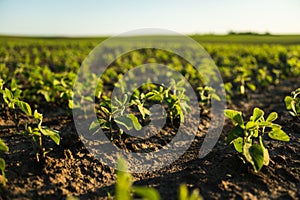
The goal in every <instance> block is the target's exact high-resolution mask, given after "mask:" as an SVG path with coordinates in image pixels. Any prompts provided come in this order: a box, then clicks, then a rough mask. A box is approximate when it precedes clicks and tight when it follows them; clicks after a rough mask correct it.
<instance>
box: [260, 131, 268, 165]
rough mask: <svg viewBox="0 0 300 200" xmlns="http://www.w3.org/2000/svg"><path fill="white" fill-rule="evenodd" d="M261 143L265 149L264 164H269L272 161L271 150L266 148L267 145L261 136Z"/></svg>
mask: <svg viewBox="0 0 300 200" xmlns="http://www.w3.org/2000/svg"><path fill="white" fill-rule="evenodd" d="M259 145H260V146H261V148H262V149H263V150H264V165H266V166H268V165H269V162H270V156H269V151H268V149H267V148H265V145H264V143H263V139H262V137H261V136H260V137H259Z"/></svg>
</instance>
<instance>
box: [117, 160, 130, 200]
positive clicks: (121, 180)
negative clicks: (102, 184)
mask: <svg viewBox="0 0 300 200" xmlns="http://www.w3.org/2000/svg"><path fill="white" fill-rule="evenodd" d="M131 185H132V177H131V175H130V174H129V173H128V172H127V163H126V161H125V160H124V159H123V158H120V159H119V160H118V166H117V182H116V200H130V199H131V196H130V189H131Z"/></svg>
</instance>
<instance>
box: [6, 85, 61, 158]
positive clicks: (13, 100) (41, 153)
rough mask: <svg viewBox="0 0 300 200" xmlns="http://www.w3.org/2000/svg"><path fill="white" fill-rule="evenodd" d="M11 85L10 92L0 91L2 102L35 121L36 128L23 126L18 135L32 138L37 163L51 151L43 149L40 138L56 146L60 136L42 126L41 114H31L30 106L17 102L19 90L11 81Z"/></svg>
mask: <svg viewBox="0 0 300 200" xmlns="http://www.w3.org/2000/svg"><path fill="white" fill-rule="evenodd" d="M11 85H12V86H11V88H12V90H9V89H7V88H5V89H4V90H2V96H3V99H4V102H5V103H6V104H7V105H8V107H9V108H11V109H13V110H15V109H16V108H19V109H20V110H21V111H23V112H24V113H25V114H26V115H27V116H28V117H33V118H34V119H35V120H36V121H37V123H38V125H37V127H35V128H32V127H31V126H28V125H27V124H25V132H21V133H19V134H25V135H29V136H31V137H32V138H33V141H34V142H35V144H37V148H36V158H37V161H39V160H40V158H41V157H45V155H46V154H47V153H48V152H49V151H51V150H52V149H48V150H46V149H45V148H44V147H43V142H42V136H43V135H44V136H47V137H50V138H51V139H52V140H53V141H54V142H55V143H56V144H57V145H59V143H60V135H59V133H58V132H57V131H55V130H52V129H49V128H47V127H44V126H42V122H43V115H42V114H41V113H38V112H37V110H35V111H34V113H32V110H31V107H30V105H29V104H28V103H26V102H24V101H21V100H19V98H20V94H21V90H19V89H17V86H14V85H15V84H14V82H13V81H12V84H11ZM15 118H16V117H15ZM17 125H19V122H18V123H17Z"/></svg>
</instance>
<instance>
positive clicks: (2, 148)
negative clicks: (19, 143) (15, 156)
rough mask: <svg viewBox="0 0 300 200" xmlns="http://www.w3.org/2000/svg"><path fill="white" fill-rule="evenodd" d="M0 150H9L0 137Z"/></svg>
mask: <svg viewBox="0 0 300 200" xmlns="http://www.w3.org/2000/svg"><path fill="white" fill-rule="evenodd" d="M0 151H3V152H7V151H9V148H8V146H7V145H6V144H5V143H4V141H3V140H1V139H0Z"/></svg>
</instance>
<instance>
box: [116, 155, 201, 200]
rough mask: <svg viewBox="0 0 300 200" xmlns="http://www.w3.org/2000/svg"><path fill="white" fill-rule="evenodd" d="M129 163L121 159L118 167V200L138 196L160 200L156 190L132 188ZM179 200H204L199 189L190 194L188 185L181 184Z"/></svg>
mask: <svg viewBox="0 0 300 200" xmlns="http://www.w3.org/2000/svg"><path fill="white" fill-rule="evenodd" d="M127 171H128V169H127V163H126V161H125V160H124V159H122V158H121V159H119V161H118V165H117V182H116V188H115V189H116V191H115V192H116V200H131V199H133V196H138V197H140V198H142V199H144V200H159V199H160V195H159V193H158V191H157V190H156V189H154V188H148V187H143V186H132V176H131V174H130V173H128V172H127ZM178 199H179V200H202V199H203V198H202V197H201V195H200V194H199V191H198V190H197V189H195V190H193V191H192V193H191V194H189V192H188V189H187V187H186V185H184V184H181V185H180V188H179V196H178Z"/></svg>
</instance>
